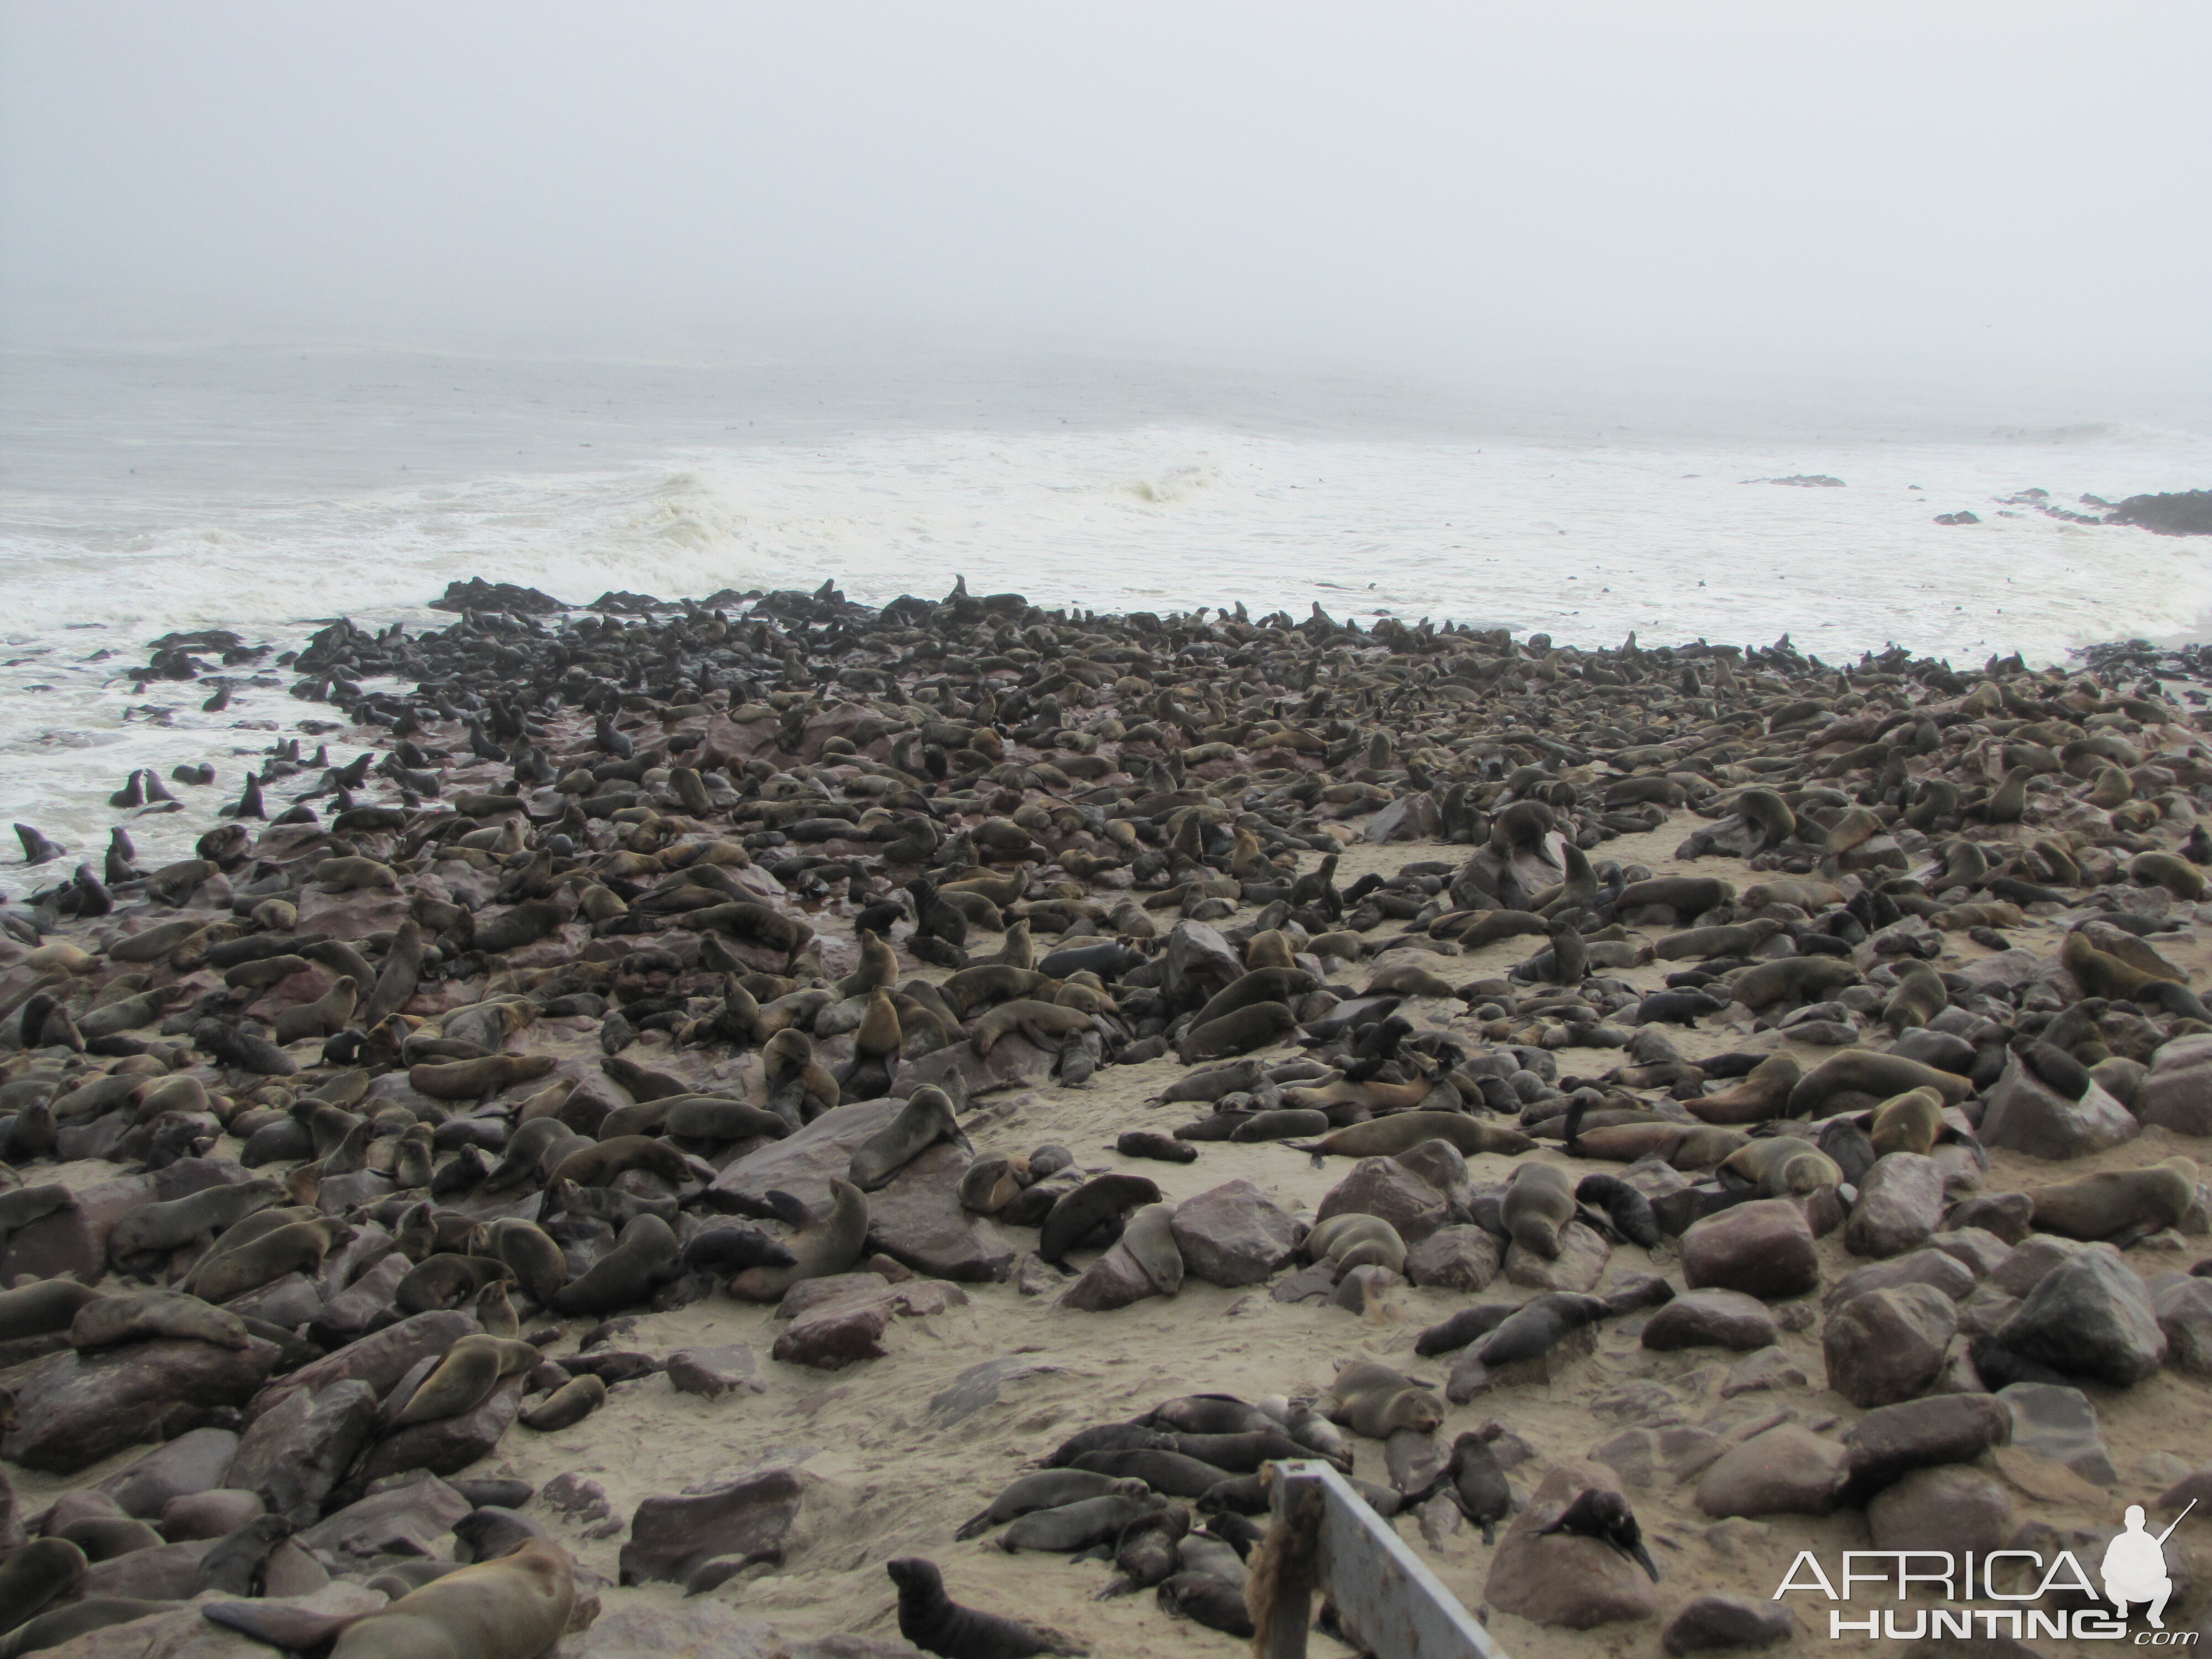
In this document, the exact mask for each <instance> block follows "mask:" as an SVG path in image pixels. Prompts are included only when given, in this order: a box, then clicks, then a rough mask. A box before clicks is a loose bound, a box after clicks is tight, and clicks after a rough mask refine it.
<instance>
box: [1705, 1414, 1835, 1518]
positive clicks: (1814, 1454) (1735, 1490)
mask: <svg viewBox="0 0 2212 1659" xmlns="http://www.w3.org/2000/svg"><path fill="white" fill-rule="evenodd" d="M1843 1478H1844V1449H1843V1447H1842V1446H1841V1445H1839V1444H1838V1443H1836V1442H1835V1441H1833V1440H1829V1439H1826V1438H1824V1437H1821V1436H1820V1435H1817V1434H1814V1432H1813V1431H1811V1430H1810V1429H1807V1428H1801V1427H1799V1426H1798V1425H1796V1424H1794V1423H1785V1424H1783V1425H1779V1426H1778V1427H1776V1428H1771V1429H1769V1430H1767V1431H1765V1433H1764V1434H1755V1435H1753V1436H1752V1437H1751V1438H1750V1439H1748V1440H1746V1441H1744V1442H1743V1443H1741V1445H1737V1446H1735V1447H1732V1448H1730V1449H1729V1450H1727V1451H1725V1452H1723V1453H1722V1454H1721V1455H1720V1457H1719V1459H1718V1460H1717V1461H1716V1462H1714V1464H1713V1466H1712V1467H1711V1468H1709V1469H1707V1470H1706V1471H1705V1478H1704V1479H1703V1480H1699V1482H1698V1507H1699V1509H1701V1510H1704V1511H1705V1513H1706V1514H1707V1515H1710V1516H1716V1517H1725V1516H1732V1515H1741V1516H1761V1515H1826V1514H1827V1513H1828V1512H1829V1510H1832V1509H1833V1508H1834V1507H1835V1505H1836V1495H1837V1491H1838V1488H1839V1487H1840V1486H1841V1485H1842V1484H1843Z"/></svg>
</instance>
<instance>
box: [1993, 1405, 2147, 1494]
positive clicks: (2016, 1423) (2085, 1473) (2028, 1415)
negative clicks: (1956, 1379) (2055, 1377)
mask: <svg viewBox="0 0 2212 1659" xmlns="http://www.w3.org/2000/svg"><path fill="white" fill-rule="evenodd" d="M1997 1398H1998V1399H1999V1400H2001V1401H2003V1402H2004V1404H2005V1408H2006V1409H2007V1410H2008V1411H2009V1412H2010V1413H2012V1443H2013V1445H2014V1446H2015V1447H2016V1448H2018V1449H2020V1450H2021V1451H2025V1452H2032V1453H2033V1454H2034V1455H2037V1456H2038V1457H2047V1458H2049V1459H2050V1460H2051V1462H2054V1463H2063V1465H2065V1466H2066V1468H2069V1469H2071V1470H2072V1471H2073V1472H2074V1473H2075V1474H2078V1475H2080V1476H2081V1478H2082V1479H2083V1480H2087V1481H2089V1482H2090V1483H2092V1484H2093V1485H2095V1486H2118V1485H2119V1484H2120V1472H2119V1471H2118V1469H2117V1468H2114V1467H2113V1465H2112V1453H2111V1452H2110V1451H2109V1450H2108V1449H2106V1445H2105V1437H2104V1436H2103V1435H2102V1434H2101V1433H2100V1432H2099V1431H2098V1428H2097V1408H2096V1407H2094V1406H2093V1405H2091V1404H2090V1403H2089V1396H2088V1395H2086V1394H2083V1393H2082V1392H2081V1389H2067V1388H2061V1387H2060V1386H2059V1385H2058V1384H2057V1383H2012V1384H2010V1385H2009V1386H2008V1387H2005V1388H2002V1389H1998V1390H1997Z"/></svg>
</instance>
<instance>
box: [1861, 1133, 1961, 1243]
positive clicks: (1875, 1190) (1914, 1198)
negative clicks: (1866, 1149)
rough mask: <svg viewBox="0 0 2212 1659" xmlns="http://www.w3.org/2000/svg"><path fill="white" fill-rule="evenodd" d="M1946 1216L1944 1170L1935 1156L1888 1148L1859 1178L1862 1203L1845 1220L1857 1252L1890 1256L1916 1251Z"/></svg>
mask: <svg viewBox="0 0 2212 1659" xmlns="http://www.w3.org/2000/svg"><path fill="white" fill-rule="evenodd" d="M1942 1219H1943V1175H1942V1170H1939V1169H1938V1168H1937V1167H1936V1160H1935V1159H1934V1158H1923V1157H1922V1156H1921V1155H1920V1154H1919V1153H1917V1152H1889V1153H1887V1154H1885V1155H1884V1156H1882V1157H1881V1158H1876V1159H1875V1164H1874V1168H1872V1169H1871V1170H1868V1171H1867V1173H1866V1178H1865V1179H1864V1180H1863V1181H1862V1182H1859V1198H1858V1202H1857V1204H1855V1205H1853V1206H1851V1218H1850V1220H1849V1221H1847V1222H1845V1223H1844V1248H1845V1249H1848V1250H1850V1253H1851V1254H1852V1255H1869V1256H1876V1257H1886V1256H1893V1255H1904V1254H1905V1252H1906V1251H1907V1250H1917V1249H1919V1248H1920V1247H1921V1246H1922V1245H1923V1244H1925V1243H1927V1242H1928V1238H1929V1234H1931V1233H1933V1232H1934V1231H1936V1225H1937V1224H1938V1223H1940V1222H1941V1221H1942Z"/></svg>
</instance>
